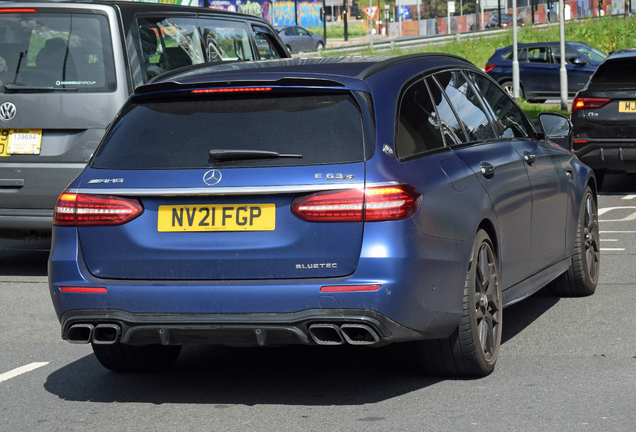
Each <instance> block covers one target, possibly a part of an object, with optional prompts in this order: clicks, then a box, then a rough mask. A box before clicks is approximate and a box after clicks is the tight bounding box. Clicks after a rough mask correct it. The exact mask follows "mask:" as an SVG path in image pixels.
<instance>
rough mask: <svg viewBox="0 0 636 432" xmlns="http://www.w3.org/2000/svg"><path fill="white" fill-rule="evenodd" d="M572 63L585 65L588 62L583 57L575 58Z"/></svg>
mask: <svg viewBox="0 0 636 432" xmlns="http://www.w3.org/2000/svg"><path fill="white" fill-rule="evenodd" d="M572 63H573V64H575V65H577V66H585V65H586V64H587V62H586V61H585V60H583V59H582V58H581V57H577V58H575V59H574V60H572Z"/></svg>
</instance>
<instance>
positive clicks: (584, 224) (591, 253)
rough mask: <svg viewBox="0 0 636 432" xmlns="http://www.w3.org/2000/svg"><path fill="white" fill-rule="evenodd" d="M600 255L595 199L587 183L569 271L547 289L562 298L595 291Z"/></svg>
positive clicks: (580, 295)
mask: <svg viewBox="0 0 636 432" xmlns="http://www.w3.org/2000/svg"><path fill="white" fill-rule="evenodd" d="M600 258H601V252H600V237H599V232H598V213H597V208H596V200H595V197H594V194H593V193H592V189H591V188H590V187H589V186H587V187H586V188H585V194H584V195H583V202H582V203H581V211H580V213H579V222H578V227H577V230H576V238H575V239H574V253H573V254H572V264H571V265H570V268H569V269H568V271H566V272H565V273H563V274H562V275H561V276H559V277H558V278H556V279H555V280H553V281H552V282H550V284H549V285H548V291H549V292H550V293H551V294H553V295H556V296H559V297H583V296H589V295H592V294H594V291H596V285H597V283H598V275H599V270H600V263H601V260H600Z"/></svg>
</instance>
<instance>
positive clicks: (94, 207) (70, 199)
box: [53, 192, 144, 226]
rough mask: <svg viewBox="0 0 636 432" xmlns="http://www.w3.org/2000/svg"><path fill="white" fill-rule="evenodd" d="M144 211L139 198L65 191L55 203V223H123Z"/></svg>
mask: <svg viewBox="0 0 636 432" xmlns="http://www.w3.org/2000/svg"><path fill="white" fill-rule="evenodd" d="M143 212H144V208H143V207H142V206H141V204H140V203H139V200H137V199H134V198H123V197H116V196H110V195H88V194H77V193H69V192H64V193H63V194H62V195H60V197H59V199H58V200H57V204H56V205H55V213H54V214H53V224H54V225H73V226H78V225H84V226H85V225H121V224H124V223H126V222H130V221H131V220H133V219H135V218H136V217H138V216H139V215H141V214H142V213H143Z"/></svg>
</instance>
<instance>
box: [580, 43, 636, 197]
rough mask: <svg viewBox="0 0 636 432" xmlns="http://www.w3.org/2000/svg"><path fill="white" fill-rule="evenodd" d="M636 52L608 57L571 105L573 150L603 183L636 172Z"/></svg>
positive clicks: (629, 51) (618, 52) (623, 52)
mask: <svg viewBox="0 0 636 432" xmlns="http://www.w3.org/2000/svg"><path fill="white" fill-rule="evenodd" d="M635 68H636V48H630V49H624V50H619V51H615V52H613V53H611V54H610V55H609V56H608V57H607V58H606V59H605V61H604V62H603V63H602V64H601V65H600V66H599V67H598V69H597V70H596V72H595V73H594V75H592V77H591V78H590V81H589V82H588V83H587V86H585V88H583V90H581V91H580V92H578V93H577V94H576V97H575V98H574V101H573V102H572V114H571V120H572V124H573V126H574V141H573V144H572V150H573V151H574V153H575V154H576V155H577V156H578V157H579V159H580V160H581V161H582V162H584V163H585V164H587V165H588V166H589V167H590V168H592V169H593V170H594V171H595V172H596V177H597V180H598V181H599V184H600V182H601V181H602V178H603V175H604V173H605V172H608V171H617V172H631V171H636V74H635V73H634V69H635Z"/></svg>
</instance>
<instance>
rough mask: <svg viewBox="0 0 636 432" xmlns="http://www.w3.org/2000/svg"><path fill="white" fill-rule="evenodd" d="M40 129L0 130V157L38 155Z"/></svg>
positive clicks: (40, 141)
mask: <svg viewBox="0 0 636 432" xmlns="http://www.w3.org/2000/svg"><path fill="white" fill-rule="evenodd" d="M41 145H42V129H0V156H11V155H12V154H40V146H41Z"/></svg>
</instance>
